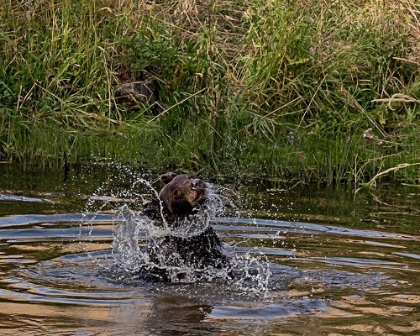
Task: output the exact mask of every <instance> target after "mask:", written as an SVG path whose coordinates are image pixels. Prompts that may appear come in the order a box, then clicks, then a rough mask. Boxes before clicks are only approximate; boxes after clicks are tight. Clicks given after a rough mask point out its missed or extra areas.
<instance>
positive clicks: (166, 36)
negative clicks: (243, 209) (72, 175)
mask: <svg viewBox="0 0 420 336" xmlns="http://www.w3.org/2000/svg"><path fill="white" fill-rule="evenodd" d="M0 16H1V23H0V160H3V161H17V162H21V163H22V164H24V165H35V166H41V167H45V168H46V167H49V168H54V167H61V166H62V165H63V164H64V162H70V163H71V162H74V163H83V162H88V161H90V160H111V161H113V162H116V163H128V164H133V165H136V164H144V165H149V166H152V167H154V168H156V169H158V170H162V171H163V170H166V169H180V170H184V171H191V172H200V173H201V174H205V175H218V176H226V175H231V176H246V177H264V178H270V179H284V180H290V179H299V180H305V181H317V182H319V183H327V184H332V183H341V182H348V183H355V184H359V183H361V182H364V181H368V180H370V179H372V178H373V177H374V176H376V175H377V174H378V173H379V172H381V171H384V170H386V169H389V168H392V167H396V166H398V165H399V164H401V163H410V164H414V163H417V162H420V149H419V146H417V145H416V144H417V143H419V140H420V139H419V129H420V104H419V103H420V46H419V44H418V40H419V39H420V24H419V20H420V5H419V4H417V2H416V1H414V0H398V1H393V2H387V1H371V0H365V1H362V0H359V1H352V2H350V3H348V2H344V1H331V2H319V1H315V0H299V1H294V2H291V1H285V0H283V1H280V0H279V1H262V0H247V1H241V2H238V1H230V2H220V1H214V0H212V1H208V2H199V3H197V2H195V1H192V0H181V1H166V2H156V3H150V2H147V1H142V0H131V1H126V2H121V3H120V2H116V1H111V0H102V1H99V0H95V1H90V0H89V1H88V0H84V1H75V0H73V1H64V0H56V1H51V0H45V1H40V2H31V1H23V2H22V1H16V0H10V1H7V2H6V3H5V4H2V5H1V7H0ZM149 78H155V79H156V80H157V81H158V82H159V83H160V100H159V104H158V105H156V106H154V107H149V106H147V105H146V104H143V103H141V102H138V103H133V102H128V101H126V100H123V99H120V98H119V97H118V93H117V91H115V88H116V87H117V86H118V85H119V84H121V83H124V82H128V81H134V80H145V79H149ZM369 128H371V129H372V130H371V131H370V132H368V133H365V131H366V130H367V129H369ZM290 132H293V134H291V133H290ZM364 134H369V135H371V136H370V137H369V138H364V137H363V135H364ZM292 137H293V138H292ZM419 172H420V171H419V168H418V166H417V165H410V166H407V167H406V168H405V169H399V170H395V172H394V171H393V174H392V175H391V174H388V175H386V176H388V177H392V178H397V179H401V180H404V181H408V182H410V183H418V182H419V176H420V174H419Z"/></svg>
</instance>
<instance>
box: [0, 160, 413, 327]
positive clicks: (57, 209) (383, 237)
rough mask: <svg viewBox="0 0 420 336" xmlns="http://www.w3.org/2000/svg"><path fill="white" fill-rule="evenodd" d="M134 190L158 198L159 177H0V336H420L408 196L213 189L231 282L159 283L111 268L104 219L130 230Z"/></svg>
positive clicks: (99, 173) (141, 236)
mask: <svg viewBox="0 0 420 336" xmlns="http://www.w3.org/2000/svg"><path fill="white" fill-rule="evenodd" d="M140 178H142V179H144V180H146V181H150V182H151V183H152V185H153V186H154V187H156V188H157V187H158V186H159V184H158V183H156V178H157V175H154V174H151V173H147V172H144V171H135V170H131V169H126V168H116V167H110V168H106V167H94V166H92V167H86V168H85V169H83V170H80V171H79V172H74V171H72V172H71V175H70V176H68V178H67V179H66V180H63V176H60V175H59V174H57V175H43V174H35V173H24V172H21V171H19V170H18V169H17V168H15V167H11V166H8V165H0V274H1V277H0V316H1V322H0V329H1V334H2V335H9V334H10V335H11V334H25V335H39V334H54V335H69V334H78V335H98V334H106V335H131V334H138V335H186V334H189V335H213V334H214V335H219V334H226V335H254V334H258V335H272V334H273V335H274V334H276V335H280V334H282V335H330V334H331V335H382V334H386V335H403V334H404V335H418V334H419V333H420V324H419V323H418V316H419V309H418V307H419V304H420V295H419V294H418V293H420V285H419V281H418V278H419V272H420V244H419V241H420V234H419V230H420V226H419V216H418V214H419V209H420V206H419V205H418V204H420V203H419V199H420V189H418V188H417V187H409V186H403V187H398V188H396V187H393V186H389V185H383V186H381V189H378V190H376V191H375V192H374V193H372V194H371V193H367V192H362V193H360V194H357V196H356V197H355V195H354V193H353V192H352V190H348V189H346V188H341V187H337V188H334V189H317V188H308V187H304V186H297V187H295V188H292V189H287V188H285V189H283V188H282V187H281V186H280V185H276V184H273V183H264V182H261V183H258V184H257V183H255V181H254V182H252V183H246V182H244V183H241V184H232V185H226V184H224V185H223V188H219V193H220V194H221V195H222V196H223V197H224V199H225V203H226V208H225V211H224V213H223V214H222V215H220V216H218V217H217V218H215V219H213V220H212V222H211V223H212V225H213V227H214V228H215V229H216V231H217V232H218V234H219V237H220V238H221V239H222V240H223V241H224V242H225V243H227V244H228V246H227V248H228V250H229V251H230V253H231V260H234V264H235V267H236V269H237V272H239V273H240V274H241V276H240V277H238V278H237V279H235V281H225V280H221V279H217V278H214V279H212V280H200V281H197V282H193V283H178V284H165V283H150V282H145V281H144V279H142V278H141V277H138V276H136V273H135V272H130V270H126V271H124V270H121V269H120V271H115V269H113V268H110V266H111V265H113V264H115V262H116V260H117V261H118V260H119V261H121V259H120V255H119V252H118V251H116V250H115V248H114V249H113V246H115V239H116V227H117V226H118V224H119V223H120V222H121V219H118V218H117V219H116V217H115V211H117V210H118V209H120V207H121V206H122V205H124V204H125V205H126V206H127V207H128V208H129V209H130V211H132V212H133V214H134V215H135V216H137V217H136V220H137V221H136V222H138V221H139V219H141V218H142V215H141V213H140V209H141V208H142V204H143V202H144V201H147V200H150V199H151V197H152V192H151V190H150V186H147V185H146V184H145V183H139V179H140ZM133 235H134V239H135V241H137V240H138V245H136V246H139V248H141V247H143V246H145V244H146V243H147V239H148V232H147V230H142V229H141V228H140V229H138V230H137V231H136V227H134V231H130V230H128V231H127V232H126V233H125V234H124V235H123V237H128V236H130V237H131V238H133ZM113 244H114V245H113ZM130 249H133V251H135V248H134V247H133V246H132V247H130ZM130 249H129V251H131V250H130ZM256 269H258V271H255V270H256ZM247 270H249V272H250V274H249V277H246V276H245V275H246V272H247ZM241 272H242V273H241Z"/></svg>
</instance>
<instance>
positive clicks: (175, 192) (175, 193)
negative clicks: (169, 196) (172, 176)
mask: <svg viewBox="0 0 420 336" xmlns="http://www.w3.org/2000/svg"><path fill="white" fill-rule="evenodd" d="M172 192H173V195H174V196H177V195H178V194H179V190H178V188H174V190H173V191H172Z"/></svg>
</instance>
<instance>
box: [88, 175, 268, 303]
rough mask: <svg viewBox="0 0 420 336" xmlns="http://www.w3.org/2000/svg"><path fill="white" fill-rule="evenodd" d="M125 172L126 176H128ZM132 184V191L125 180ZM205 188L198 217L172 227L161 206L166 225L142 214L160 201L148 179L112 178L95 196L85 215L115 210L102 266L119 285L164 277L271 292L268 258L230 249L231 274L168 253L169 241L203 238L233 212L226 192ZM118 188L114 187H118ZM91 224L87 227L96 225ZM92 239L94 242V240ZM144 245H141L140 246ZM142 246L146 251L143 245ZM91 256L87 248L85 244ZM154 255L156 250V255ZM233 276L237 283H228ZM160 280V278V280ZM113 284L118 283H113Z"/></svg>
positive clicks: (246, 292) (249, 292)
mask: <svg viewBox="0 0 420 336" xmlns="http://www.w3.org/2000/svg"><path fill="white" fill-rule="evenodd" d="M126 172H127V171H126ZM130 178H131V179H132V182H131V183H129V187H128V188H127V187H125V188H121V187H120V186H121V185H127V179H128V180H129V179H130ZM206 184H207V194H206V200H205V202H203V203H201V204H200V205H198V206H197V208H196V209H195V210H196V213H195V214H194V215H192V216H190V218H188V219H186V220H185V221H183V222H181V223H178V225H176V226H175V227H174V226H171V227H169V225H168V224H167V223H166V221H165V219H164V217H163V212H162V207H161V208H160V213H161V217H162V223H163V225H162V224H161V223H159V225H157V224H156V223H155V222H153V221H152V220H150V219H149V218H147V217H145V216H144V215H143V213H142V209H143V204H144V203H145V202H147V201H148V200H152V199H156V198H157V197H158V192H157V190H156V189H155V188H154V187H153V186H152V184H151V183H150V182H149V181H147V180H146V179H144V178H142V177H139V176H136V174H134V173H133V172H131V171H130V173H129V174H122V175H121V176H118V177H113V178H112V179H109V181H107V183H106V184H105V185H102V186H101V187H100V188H98V189H97V191H96V192H95V194H94V195H93V196H91V197H89V198H88V202H87V206H86V209H87V212H89V213H90V214H91V213H94V214H99V213H101V212H103V211H110V210H111V211H113V212H114V213H115V215H114V230H113V241H112V243H111V247H112V258H113V260H112V261H111V263H103V262H102V261H98V265H99V266H101V267H103V268H106V269H107V270H108V271H109V272H108V274H110V273H112V276H114V277H115V279H118V281H122V282H128V281H134V280H136V279H141V278H147V277H148V276H152V278H154V279H156V275H159V274H162V273H164V274H165V276H164V279H165V280H167V281H170V282H177V283H197V282H200V281H206V282H211V281H219V280H220V279H225V284H226V285H227V286H228V288H229V290H230V291H235V292H240V293H243V295H247V296H249V295H256V296H264V295H266V293H267V291H268V283H269V277H270V264H269V262H268V260H267V259H266V257H265V256H264V255H261V254H259V253H258V251H255V253H252V254H251V253H246V254H239V253H235V252H234V249H232V247H229V246H228V249H227V250H229V249H230V250H232V251H231V252H230V253H229V252H228V251H224V250H223V251H222V253H224V254H226V255H228V258H229V260H230V263H231V266H232V270H231V269H227V268H216V267H206V268H205V269H202V268H200V269H197V268H194V267H192V266H191V265H189V264H185V263H184V262H183V261H182V258H180V257H179V256H178V255H177V254H176V253H171V249H170V248H165V237H168V236H170V237H177V238H181V239H183V238H191V237H194V236H198V235H200V234H202V233H203V232H204V231H205V230H207V229H208V228H209V226H210V225H211V221H212V220H214V219H215V218H217V217H218V216H220V215H222V214H223V213H224V210H225V204H227V205H228V206H229V207H230V208H234V207H235V206H234V204H233V202H232V201H231V198H230V197H226V196H223V193H221V192H220V191H221V190H222V189H224V188H223V187H219V186H216V185H213V184H210V183H206ZM114 186H116V187H114ZM92 218H93V220H90V221H87V222H85V223H84V224H83V225H86V224H87V225H90V227H91V228H92V227H93V225H95V223H94V221H95V216H93V217H92ZM91 238H92V240H93V239H94V237H91ZM147 242H149V246H150V242H153V244H152V245H154V246H156V247H157V249H158V251H157V252H158V253H157V255H158V258H159V259H158V262H157V261H156V260H152V259H151V258H150V254H149V253H148V249H147ZM139 243H140V246H139ZM142 244H143V246H141V245H142ZM84 249H85V251H86V252H88V251H87V250H89V244H87V245H85V248H84ZM155 252H156V250H155ZM232 271H233V274H234V275H235V277H234V279H231V278H230V275H231V273H230V272H232ZM157 278H158V277H157ZM115 279H114V280H115Z"/></svg>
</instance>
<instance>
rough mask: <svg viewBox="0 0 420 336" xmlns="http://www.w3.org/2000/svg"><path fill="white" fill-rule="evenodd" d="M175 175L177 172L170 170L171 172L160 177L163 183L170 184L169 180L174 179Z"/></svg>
mask: <svg viewBox="0 0 420 336" xmlns="http://www.w3.org/2000/svg"><path fill="white" fill-rule="evenodd" d="M175 176H176V174H175V173H172V172H169V173H166V174H164V175H162V176H161V177H160V180H161V181H162V182H163V183H165V184H168V183H169V182H171V181H172V180H173V178H174V177H175Z"/></svg>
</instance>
